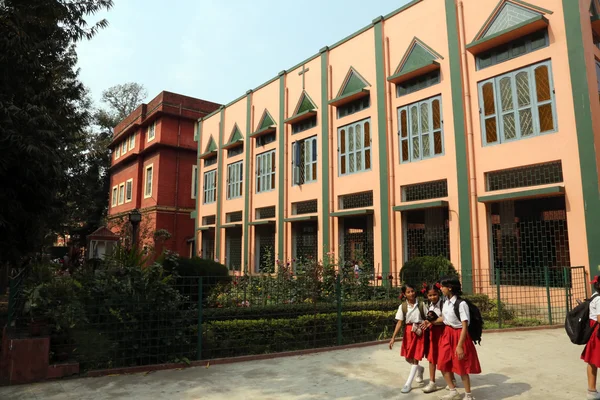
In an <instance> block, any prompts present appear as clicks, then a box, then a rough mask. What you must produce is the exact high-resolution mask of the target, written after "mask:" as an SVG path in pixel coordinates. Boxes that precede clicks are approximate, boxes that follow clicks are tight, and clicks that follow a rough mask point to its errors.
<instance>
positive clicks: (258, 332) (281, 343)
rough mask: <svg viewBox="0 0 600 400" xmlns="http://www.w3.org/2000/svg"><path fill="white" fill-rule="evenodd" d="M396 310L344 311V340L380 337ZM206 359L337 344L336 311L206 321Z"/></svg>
mask: <svg viewBox="0 0 600 400" xmlns="http://www.w3.org/2000/svg"><path fill="white" fill-rule="evenodd" d="M394 315H395V312H394V311H356V312H355V311H352V312H344V313H342V343H343V344H349V343H360V342H367V341H372V340H377V339H378V338H379V337H380V336H381V334H382V333H383V332H384V331H388V330H389V327H390V326H392V325H393V323H394ZM202 327H203V332H204V334H203V345H202V346H203V349H204V350H203V354H202V356H203V358H219V357H236V356H243V355H249V354H265V353H274V352H281V351H292V350H302V349H308V348H318V347H327V346H335V345H337V343H338V342H337V313H327V314H315V315H301V316H298V317H297V318H287V319H254V320H230V321H213V322H209V323H206V324H203V326H202Z"/></svg>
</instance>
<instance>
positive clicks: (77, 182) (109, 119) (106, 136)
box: [66, 82, 146, 246]
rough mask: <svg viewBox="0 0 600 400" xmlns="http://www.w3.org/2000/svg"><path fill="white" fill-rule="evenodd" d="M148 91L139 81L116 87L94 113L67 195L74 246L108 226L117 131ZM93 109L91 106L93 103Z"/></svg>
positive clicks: (105, 95)
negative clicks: (112, 146)
mask: <svg viewBox="0 0 600 400" xmlns="http://www.w3.org/2000/svg"><path fill="white" fill-rule="evenodd" d="M145 97H146V89H145V88H144V86H143V85H141V84H139V83H135V82H130V83H125V84H123V85H116V86H112V87H110V88H108V89H107V90H105V91H104V92H103V93H102V100H103V102H104V103H107V104H108V108H100V109H96V110H94V115H93V120H92V121H91V122H92V123H91V125H90V127H89V128H88V131H87V134H86V136H87V137H86V140H85V142H84V143H85V146H84V147H82V148H80V149H78V151H79V157H77V158H78V160H79V164H78V165H74V166H73V167H72V168H71V169H70V173H69V182H68V189H67V194H66V196H67V197H68V198H69V199H70V201H69V204H70V205H69V207H68V211H69V215H68V218H67V219H66V221H68V222H67V223H68V227H67V229H66V231H67V232H68V233H70V234H71V238H72V240H74V243H73V244H79V245H81V246H84V245H85V244H86V237H87V235H89V234H90V233H92V232H94V231H95V230H96V229H98V228H99V227H100V226H102V225H103V224H104V223H105V219H106V214H107V209H108V201H109V191H110V174H109V169H110V163H111V159H110V151H109V150H108V145H109V144H110V142H111V141H112V139H113V128H114V127H115V126H116V125H117V124H118V123H119V122H121V121H122V120H123V119H124V118H125V117H127V116H128V115H129V114H130V113H131V112H133V111H134V110H135V109H136V108H137V107H138V106H139V105H140V104H141V103H142V101H143V100H144V99H145ZM89 103H90V109H91V108H92V107H91V100H90V101H89Z"/></svg>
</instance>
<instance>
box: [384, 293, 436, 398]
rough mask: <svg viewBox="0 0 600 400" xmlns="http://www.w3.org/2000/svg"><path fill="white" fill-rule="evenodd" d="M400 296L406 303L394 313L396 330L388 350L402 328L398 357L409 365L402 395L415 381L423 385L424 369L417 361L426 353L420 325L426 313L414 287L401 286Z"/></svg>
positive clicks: (425, 337) (426, 339) (424, 337)
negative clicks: (401, 295)
mask: <svg viewBox="0 0 600 400" xmlns="http://www.w3.org/2000/svg"><path fill="white" fill-rule="evenodd" d="M402 294H403V295H404V296H405V297H406V302H403V303H402V304H400V306H399V307H398V312H397V313H396V320H398V322H397V323H396V329H394V334H393V335H392V339H391V340H390V350H391V349H392V348H393V347H394V342H395V340H396V335H397V334H398V332H399V331H400V329H401V328H402V326H403V324H405V326H404V336H403V337H402V347H401V350H400V355H401V356H402V357H404V358H406V362H408V363H409V364H411V366H412V367H411V369H410V374H409V376H408V380H407V381H406V383H405V384H404V386H403V387H402V390H401V392H402V393H408V392H410V391H411V389H412V381H413V379H415V375H416V382H417V383H419V384H422V383H423V372H424V371H425V368H423V367H421V366H420V365H419V361H421V360H422V359H423V357H425V354H426V352H427V349H426V346H427V344H428V338H427V335H426V331H423V329H422V328H421V324H422V323H423V321H425V314H426V311H425V310H424V303H422V302H420V301H419V300H418V299H417V291H416V290H415V287H414V286H412V285H409V284H405V285H404V286H402Z"/></svg>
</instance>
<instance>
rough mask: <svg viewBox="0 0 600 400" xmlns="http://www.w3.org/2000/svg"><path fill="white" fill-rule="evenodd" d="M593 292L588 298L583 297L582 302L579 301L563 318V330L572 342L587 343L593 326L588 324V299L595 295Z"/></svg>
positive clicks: (590, 299)
mask: <svg viewBox="0 0 600 400" xmlns="http://www.w3.org/2000/svg"><path fill="white" fill-rule="evenodd" d="M597 295H598V294H597V293H594V295H593V296H592V297H590V298H589V299H585V301H584V302H583V303H580V304H579V305H577V307H575V308H574V309H572V310H571V311H569V312H568V313H567V317H566V318H565V330H566V331H567V336H569V339H571V343H573V344H579V345H581V344H587V342H588V341H589V340H590V337H591V336H592V332H593V331H594V328H593V327H591V326H590V323H589V320H590V301H592V299H593V298H594V297H595V296H597Z"/></svg>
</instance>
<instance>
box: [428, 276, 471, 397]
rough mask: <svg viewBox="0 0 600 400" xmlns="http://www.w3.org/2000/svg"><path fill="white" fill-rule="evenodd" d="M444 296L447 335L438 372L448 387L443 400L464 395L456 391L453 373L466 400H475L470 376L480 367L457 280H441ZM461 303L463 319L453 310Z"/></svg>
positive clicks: (442, 341) (441, 350) (443, 336)
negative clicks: (458, 378) (462, 386)
mask: <svg viewBox="0 0 600 400" xmlns="http://www.w3.org/2000/svg"><path fill="white" fill-rule="evenodd" d="M440 283H441V285H442V293H443V294H444V297H446V301H445V302H444V308H443V310H442V317H443V321H444V325H445V327H444V334H443V335H442V338H441V339H440V346H439V357H438V360H437V361H438V369H439V370H440V371H442V373H443V374H444V379H445V380H446V383H447V384H448V388H449V393H448V394H447V395H445V396H443V397H441V399H442V400H459V399H462V398H463V397H462V395H461V394H460V393H458V391H457V390H456V386H455V384H454V382H453V381H452V378H453V376H452V373H454V374H458V375H460V378H461V380H462V382H463V384H464V385H465V394H466V396H465V399H467V400H472V399H473V396H472V395H471V380H470V378H469V374H480V373H481V366H480V365H479V358H478V357H477V350H475V345H474V344H473V340H471V337H470V336H469V330H468V328H469V322H470V315H469V306H468V305H467V303H466V302H465V301H461V298H460V296H461V295H462V287H461V285H460V281H459V280H458V277H448V278H444V279H442V280H441V282H440ZM457 302H458V311H459V313H458V314H459V316H460V318H457V315H456V314H457V313H456V312H455V310H454V306H455V304H456V303H457Z"/></svg>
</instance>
